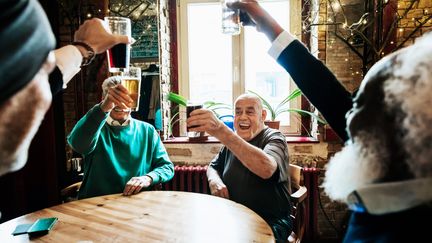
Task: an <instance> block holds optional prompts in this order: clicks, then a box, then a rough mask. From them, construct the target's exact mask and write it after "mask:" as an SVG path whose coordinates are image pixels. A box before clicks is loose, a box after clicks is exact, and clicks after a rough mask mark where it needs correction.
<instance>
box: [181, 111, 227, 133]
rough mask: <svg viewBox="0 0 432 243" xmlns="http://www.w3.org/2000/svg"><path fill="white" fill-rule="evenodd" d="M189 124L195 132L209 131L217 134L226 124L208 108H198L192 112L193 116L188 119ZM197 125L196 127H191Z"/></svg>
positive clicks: (190, 129)
mask: <svg viewBox="0 0 432 243" xmlns="http://www.w3.org/2000/svg"><path fill="white" fill-rule="evenodd" d="M186 122H187V126H188V129H189V131H193V132H207V133H208V134H210V135H212V136H215V135H216V134H217V133H218V131H220V129H222V128H223V127H224V126H225V124H224V123H223V122H222V121H221V120H219V119H218V118H217V117H216V116H215V114H214V113H213V112H212V111H210V110H207V109H197V110H194V111H192V112H191V116H190V117H189V118H188V119H187V121H186ZM193 126H197V127H194V128H190V127H193Z"/></svg>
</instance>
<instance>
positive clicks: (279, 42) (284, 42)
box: [267, 31, 297, 60]
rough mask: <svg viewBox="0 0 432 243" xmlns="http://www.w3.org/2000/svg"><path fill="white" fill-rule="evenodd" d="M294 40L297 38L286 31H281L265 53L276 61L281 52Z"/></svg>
mask: <svg viewBox="0 0 432 243" xmlns="http://www.w3.org/2000/svg"><path fill="white" fill-rule="evenodd" d="M296 39H297V38H296V37H295V36H293V35H292V34H290V33H288V32H287V31H283V32H282V33H280V34H279V35H278V37H276V39H275V40H274V41H273V43H272V46H271V47H270V49H269V50H268V52H267V53H268V54H269V55H270V56H271V57H273V58H274V59H275V60H277V59H278V58H279V56H280V54H281V53H282V51H283V50H285V48H286V47H287V46H288V45H289V44H291V42H293V41H294V40H296Z"/></svg>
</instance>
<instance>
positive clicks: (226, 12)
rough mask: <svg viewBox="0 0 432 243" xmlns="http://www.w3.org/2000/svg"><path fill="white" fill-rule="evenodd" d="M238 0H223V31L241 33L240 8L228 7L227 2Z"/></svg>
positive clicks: (233, 33) (234, 33)
mask: <svg viewBox="0 0 432 243" xmlns="http://www.w3.org/2000/svg"><path fill="white" fill-rule="evenodd" d="M236 1H238V0H222V1H221V4H222V33H224V34H229V35H238V34H240V10H238V9H237V10H234V9H231V8H228V7H227V5H226V3H228V2H236Z"/></svg>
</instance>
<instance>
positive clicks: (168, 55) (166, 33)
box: [159, 0, 175, 139]
mask: <svg viewBox="0 0 432 243" xmlns="http://www.w3.org/2000/svg"><path fill="white" fill-rule="evenodd" d="M170 4H174V7H175V1H169V0H160V1H159V40H160V47H159V48H160V51H159V53H160V54H159V61H160V75H161V76H160V81H161V94H162V103H161V108H162V111H163V113H162V121H163V131H164V133H163V138H164V139H166V138H168V135H169V134H168V133H167V132H166V131H168V123H169V119H170V110H169V107H170V106H169V102H168V100H167V97H166V94H168V93H169V91H170V89H171V85H170V84H171V76H172V75H171V72H172V69H173V67H172V49H171V44H172V43H171V32H172V28H171V21H172V20H171V19H170V11H169V9H170ZM171 7H172V6H171Z"/></svg>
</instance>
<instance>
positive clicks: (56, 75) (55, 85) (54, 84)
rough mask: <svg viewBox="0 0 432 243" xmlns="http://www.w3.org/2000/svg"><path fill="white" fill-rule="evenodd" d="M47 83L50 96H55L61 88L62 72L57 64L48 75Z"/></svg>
mask: <svg viewBox="0 0 432 243" xmlns="http://www.w3.org/2000/svg"><path fill="white" fill-rule="evenodd" d="M49 84H50V88H51V94H52V96H55V95H56V94H58V93H60V91H62V90H63V74H62V73H61V71H60V69H59V68H58V67H57V66H56V68H55V69H54V71H52V72H51V74H50V75H49Z"/></svg>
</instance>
